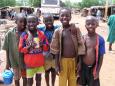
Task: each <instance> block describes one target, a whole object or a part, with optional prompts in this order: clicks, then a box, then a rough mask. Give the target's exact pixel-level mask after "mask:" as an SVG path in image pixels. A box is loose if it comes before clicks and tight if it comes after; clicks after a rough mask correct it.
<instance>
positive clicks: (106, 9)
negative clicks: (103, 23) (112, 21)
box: [104, 0, 109, 20]
mask: <svg viewBox="0 0 115 86" xmlns="http://www.w3.org/2000/svg"><path fill="white" fill-rule="evenodd" d="M108 1H109V0H106V5H105V16H104V19H105V20H106V19H107V13H108Z"/></svg>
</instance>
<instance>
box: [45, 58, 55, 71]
mask: <svg viewBox="0 0 115 86" xmlns="http://www.w3.org/2000/svg"><path fill="white" fill-rule="evenodd" d="M50 68H54V69H55V59H51V60H47V59H46V60H45V70H49V69H50Z"/></svg>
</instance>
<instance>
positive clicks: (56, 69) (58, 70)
mask: <svg viewBox="0 0 115 86" xmlns="http://www.w3.org/2000/svg"><path fill="white" fill-rule="evenodd" d="M55 71H56V74H57V75H59V73H60V66H56V68H55Z"/></svg>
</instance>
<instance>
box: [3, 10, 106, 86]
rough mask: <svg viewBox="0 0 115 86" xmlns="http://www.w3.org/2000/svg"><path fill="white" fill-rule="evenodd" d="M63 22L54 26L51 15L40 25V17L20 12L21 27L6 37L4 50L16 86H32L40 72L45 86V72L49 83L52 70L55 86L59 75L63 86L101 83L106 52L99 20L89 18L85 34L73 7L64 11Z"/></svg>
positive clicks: (39, 84)
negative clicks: (75, 21) (98, 30)
mask: <svg viewBox="0 0 115 86" xmlns="http://www.w3.org/2000/svg"><path fill="white" fill-rule="evenodd" d="M59 19H60V22H61V24H62V25H60V26H56V25H54V19H53V16H52V15H51V14H45V15H44V16H43V23H44V25H41V24H39V25H38V17H36V16H35V15H33V14H31V15H28V16H27V18H26V17H25V16H24V15H22V14H18V15H17V16H16V24H17V27H15V28H12V29H11V30H9V31H8V32H7V34H6V36H5V41H4V45H3V49H4V50H6V55H7V64H6V69H10V68H12V69H13V72H14V80H15V86H20V83H19V80H20V78H21V77H22V79H23V86H32V85H33V77H34V75H36V77H35V79H36V86H41V74H42V73H43V72H45V79H46V85H47V86H50V84H49V81H50V80H49V74H50V72H51V78H52V80H51V81H52V86H54V85H55V79H56V74H57V75H59V86H67V84H68V86H77V85H78V84H79V85H81V86H87V85H88V86H100V83H99V72H100V69H101V65H102V61H103V55H104V53H105V42H104V39H103V38H102V37H101V36H100V35H98V34H97V33H96V31H95V30H96V28H97V26H98V20H97V19H96V18H95V17H93V16H88V17H87V18H86V22H85V27H86V29H87V31H88V33H87V34H86V35H85V36H82V35H81V31H80V29H79V27H77V26H76V25H75V24H71V23H70V20H71V10H70V9H68V8H63V9H61V10H60V13H59Z"/></svg>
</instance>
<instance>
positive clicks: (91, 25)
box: [85, 16, 98, 34]
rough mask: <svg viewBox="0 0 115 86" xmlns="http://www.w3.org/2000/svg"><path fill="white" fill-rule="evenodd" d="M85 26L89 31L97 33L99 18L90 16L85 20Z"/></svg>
mask: <svg viewBox="0 0 115 86" xmlns="http://www.w3.org/2000/svg"><path fill="white" fill-rule="evenodd" d="M85 27H86V29H87V31H88V33H90V34H93V33H95V30H96V28H97V27H98V20H97V18H96V17H94V16H88V17H87V18H86V21H85Z"/></svg>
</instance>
